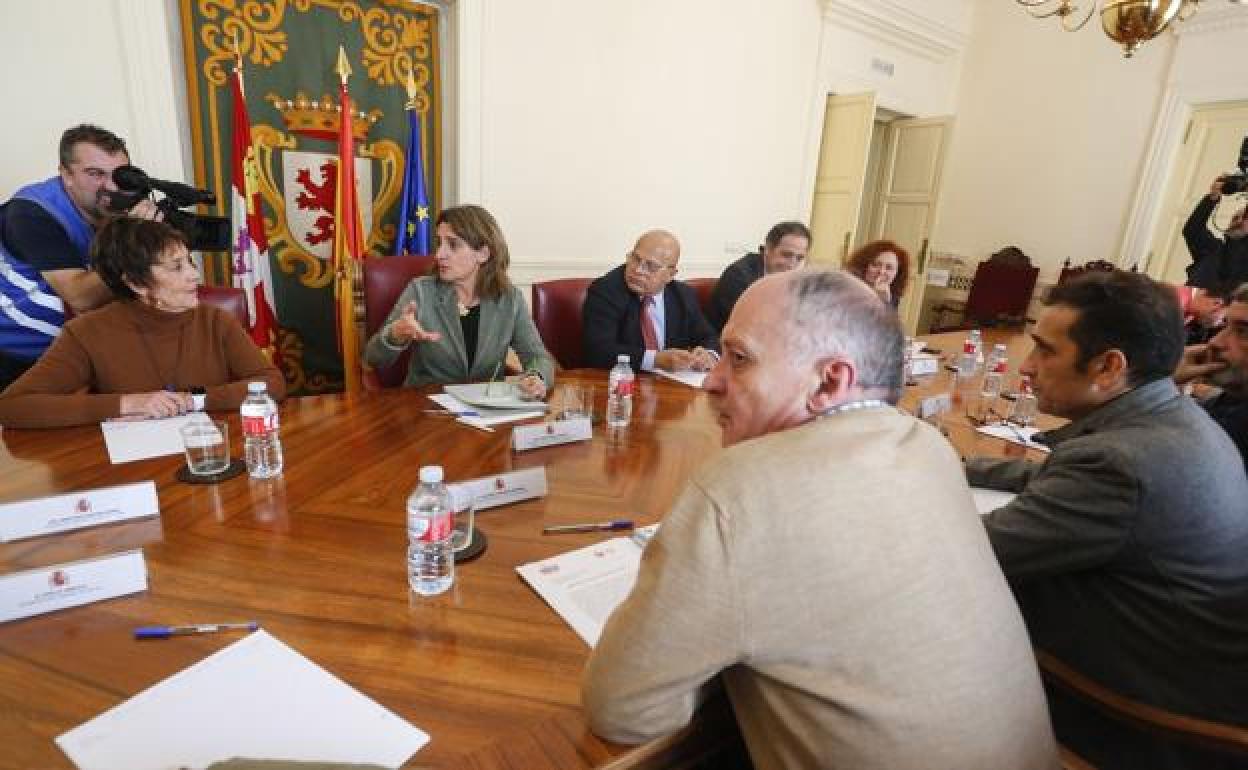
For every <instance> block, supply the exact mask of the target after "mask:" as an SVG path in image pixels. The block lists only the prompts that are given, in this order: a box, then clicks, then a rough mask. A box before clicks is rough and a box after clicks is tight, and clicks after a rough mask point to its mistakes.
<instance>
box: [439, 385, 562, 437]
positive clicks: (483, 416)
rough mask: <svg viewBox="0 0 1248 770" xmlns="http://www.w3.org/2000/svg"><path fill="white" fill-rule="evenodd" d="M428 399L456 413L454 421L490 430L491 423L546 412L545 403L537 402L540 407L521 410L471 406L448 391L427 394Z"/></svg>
mask: <svg viewBox="0 0 1248 770" xmlns="http://www.w3.org/2000/svg"><path fill="white" fill-rule="evenodd" d="M429 400H430V401H432V402H434V403H435V404H437V405H438V406H440V407H442V408H443V409H445V410H446V411H448V412H450V413H451V414H455V415H458V417H456V419H455V421H456V422H462V423H463V424H465V425H471V426H472V427H474V428H480V429H481V430H487V431H492V430H493V428H491V427H490V426H491V425H500V424H502V423H508V422H517V421H519V420H531V419H533V418H534V417H541V416H542V415H544V414H546V405H545V404H542V403H540V402H538V406H539V407H540V408H530V409H523V410H516V409H487V408H485V407H480V406H473V405H472V404H468V403H465V402H463V401H460V400H459V399H458V398H455V397H454V396H452V395H451V394H449V393H435V394H433V395H431V396H429Z"/></svg>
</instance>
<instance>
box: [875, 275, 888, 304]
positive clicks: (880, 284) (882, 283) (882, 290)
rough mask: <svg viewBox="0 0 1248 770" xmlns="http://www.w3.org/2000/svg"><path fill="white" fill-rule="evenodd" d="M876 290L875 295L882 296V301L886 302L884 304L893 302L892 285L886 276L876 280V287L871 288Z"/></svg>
mask: <svg viewBox="0 0 1248 770" xmlns="http://www.w3.org/2000/svg"><path fill="white" fill-rule="evenodd" d="M871 288H872V289H875V293H876V294H879V295H880V299H882V300H884V304H888V303H890V302H892V301H893V288H892V284H891V283H890V282H889V281H888V279H886V278H885V277H884V276H882V275H881V276H880V277H879V278H876V279H875V285H874V286H872V287H871Z"/></svg>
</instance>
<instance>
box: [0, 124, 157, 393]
mask: <svg viewBox="0 0 1248 770" xmlns="http://www.w3.org/2000/svg"><path fill="white" fill-rule="evenodd" d="M59 152H60V164H59V169H58V170H59V173H58V175H57V176H54V177H51V178H49V179H45V180H44V181H42V182H36V183H34V184H30V185H27V186H25V187H23V188H21V189H20V190H18V191H17V192H16V193H15V194H14V195H13V197H12V198H11V199H10V200H9V201H7V202H6V203H5V204H3V205H2V206H0V295H3V296H2V297H0V388H3V387H5V386H7V385H8V384H9V383H11V382H13V381H14V380H15V379H17V378H18V377H19V376H20V375H21V374H22V373H23V372H24V371H26V370H27V369H29V368H30V367H31V365H33V364H34V362H35V360H36V359H38V358H39V356H41V355H42V354H43V352H44V351H45V350H46V349H47V348H48V346H49V345H50V344H52V340H53V339H54V338H55V337H56V336H57V335H58V334H59V333H60V330H61V326H62V325H64V323H65V306H66V305H68V306H69V308H70V309H71V310H73V312H74V313H84V312H86V311H88V310H91V309H93V308H96V307H99V306H101V305H104V304H105V303H107V302H109V301H111V300H112V299H113V294H112V292H111V291H109V289H108V287H106V286H105V285H104V282H103V281H101V280H100V277H99V276H98V275H96V274H95V273H94V272H93V271H92V270H91V269H90V268H91V264H90V259H89V257H88V249H89V247H90V245H91V239H92V238H93V237H94V236H95V232H96V230H98V229H99V228H100V227H102V226H103V225H104V224H105V223H106V222H108V221H109V220H111V219H115V218H116V217H118V216H120V215H121V213H119V212H116V211H114V210H113V201H112V200H111V198H110V196H111V195H112V194H114V193H116V191H117V187H116V185H115V184H114V182H113V176H112V175H113V170H114V169H116V168H118V167H119V166H124V165H126V164H128V163H129V162H130V156H129V153H128V152H127V151H126V143H125V142H124V141H123V140H122V139H121V138H119V137H118V136H116V135H115V134H113V133H112V132H111V131H107V130H105V129H102V128H99V127H98V126H93V125H88V124H83V125H79V126H74V127H73V128H70V129H69V130H67V131H65V133H64V134H62V135H61V141H60V149H59ZM125 213H127V214H128V215H129V216H132V217H138V218H142V219H160V218H161V216H162V215H161V213H160V211H159V210H158V209H157V207H156V205H155V204H154V203H153V202H152V201H150V200H140V201H136V202H134V204H133V206H132V207H130V208H129V211H128V212H125Z"/></svg>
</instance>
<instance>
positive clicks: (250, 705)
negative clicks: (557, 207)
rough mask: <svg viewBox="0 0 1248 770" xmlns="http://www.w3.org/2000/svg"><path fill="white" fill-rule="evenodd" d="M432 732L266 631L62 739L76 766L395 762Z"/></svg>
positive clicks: (155, 769)
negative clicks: (245, 759)
mask: <svg viewBox="0 0 1248 770" xmlns="http://www.w3.org/2000/svg"><path fill="white" fill-rule="evenodd" d="M135 644H177V640H176V639H175V640H169V641H160V642H135ZM428 742H429V736H428V735H426V734H425V733H424V732H422V731H421V730H418V729H417V728H415V727H413V726H412V725H410V724H408V723H407V722H406V721H404V720H403V719H401V718H399V717H398V716H396V715H395V714H394V713H393V712H391V711H389V710H388V709H386V708H385V707H383V706H381V705H380V704H378V703H377V702H376V701H374V700H372V699H371V698H369V697H367V696H365V695H363V694H362V693H360V692H359V691H358V690H356V689H354V688H352V687H351V686H350V685H348V684H346V683H345V682H343V681H342V680H341V679H338V678H337V677H335V676H334V675H333V674H330V673H329V672H328V671H326V670H325V669H323V668H321V667H320V666H318V665H316V664H315V663H313V662H312V661H310V660H308V659H307V658H305V657H303V656H302V655H300V654H299V653H298V652H296V651H294V650H292V649H291V648H290V647H288V646H287V645H285V644H283V643H282V642H281V641H279V640H278V639H276V638H274V637H273V636H271V635H269V634H267V633H265V632H264V631H256V632H254V633H251V634H249V635H247V636H246V637H244V638H243V639H240V640H239V641H237V642H235V643H234V644H231V645H230V646H229V647H226V648H225V649H223V650H221V651H220V652H217V653H215V654H213V655H210V656H209V657H207V658H204V659H203V660H201V661H200V662H198V663H196V664H195V665H193V666H191V667H190V668H187V669H185V670H183V671H180V672H179V673H177V674H174V675H173V676H171V677H169V678H168V679H166V680H164V681H163V682H160V683H158V684H156V685H154V686H152V687H151V688H149V689H147V690H144V691H143V692H141V693H139V694H138V695H136V696H134V697H133V698H131V699H130V700H128V701H126V702H124V703H122V704H121V705H119V706H117V707H115V708H112V709H110V710H108V711H106V712H104V713H103V714H100V715H99V716H97V717H95V718H94V719H92V720H90V721H89V722H86V723H84V724H82V725H79V726H78V727H75V728H74V729H72V730H70V731H69V732H67V733H64V734H62V735H61V736H59V737H58V738H57V739H56V743H57V745H58V746H60V747H61V750H63V751H64V752H65V753H66V754H68V755H69V758H70V759H71V760H73V762H74V764H76V765H77V766H78V767H79V770H117V768H123V767H124V768H127V769H128V770H168V769H169V768H175V767H193V768H203V767H207V766H208V765H210V764H212V763H213V762H217V761H219V760H223V759H229V758H230V757H248V758H253V759H285V760H296V761H299V760H302V761H316V760H320V761H326V762H342V763H350V762H355V763H373V764H378V765H383V766H385V767H398V766H399V765H401V764H403V763H404V762H405V761H406V760H407V759H408V757H410V756H411V755H412V754H414V753H415V752H416V751H417V750H418V749H419V748H420V747H422V746H424V745H425V744H426V743H428Z"/></svg>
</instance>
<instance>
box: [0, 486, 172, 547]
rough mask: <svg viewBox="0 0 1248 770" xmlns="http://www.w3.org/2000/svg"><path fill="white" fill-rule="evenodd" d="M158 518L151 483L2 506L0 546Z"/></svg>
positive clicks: (0, 508)
mask: <svg viewBox="0 0 1248 770" xmlns="http://www.w3.org/2000/svg"><path fill="white" fill-rule="evenodd" d="M158 515H160V501H159V500H158V499H157V497H156V484H155V483H154V482H151V481H140V482H138V483H136V484H121V485H119V486H115V487H104V488H102V489H88V490H86V491H84V492H71V493H70V494H67V495H53V496H52V497H40V498H37V499H35V500H23V501H21V502H17V503H8V504H6V505H0V542H8V541H10V540H21V539H22V538H25V537H38V536H39V535H51V534H54V533H56V532H68V531H69V530H72V529H82V528H83V527H94V526H96V525H97V524H110V523H112V522H114V521H125V520H127V519H141V518H144V517H147V516H158Z"/></svg>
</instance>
